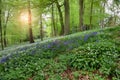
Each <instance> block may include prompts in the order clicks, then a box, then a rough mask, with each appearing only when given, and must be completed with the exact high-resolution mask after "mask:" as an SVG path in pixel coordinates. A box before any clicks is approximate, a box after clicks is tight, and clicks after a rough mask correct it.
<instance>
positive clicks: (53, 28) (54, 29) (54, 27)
mask: <svg viewBox="0 0 120 80" xmlns="http://www.w3.org/2000/svg"><path fill="white" fill-rule="evenodd" d="M54 15H55V14H54V4H52V17H51V20H52V35H53V36H56V26H55V16H54Z"/></svg>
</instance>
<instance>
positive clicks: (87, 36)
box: [84, 34, 90, 42]
mask: <svg viewBox="0 0 120 80" xmlns="http://www.w3.org/2000/svg"><path fill="white" fill-rule="evenodd" d="M89 37H90V35H89V34H87V35H85V36H84V41H85V42H86V41H87V40H88V38H89Z"/></svg>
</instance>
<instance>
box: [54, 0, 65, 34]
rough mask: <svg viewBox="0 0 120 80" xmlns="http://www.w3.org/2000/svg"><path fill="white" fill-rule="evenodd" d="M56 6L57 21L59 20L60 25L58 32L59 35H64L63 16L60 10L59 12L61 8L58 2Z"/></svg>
mask: <svg viewBox="0 0 120 80" xmlns="http://www.w3.org/2000/svg"><path fill="white" fill-rule="evenodd" d="M56 5H57V8H58V13H59V19H60V24H61V31H60V35H63V34H64V22H63V15H62V10H61V6H62V5H60V4H59V2H58V0H57V1H56Z"/></svg>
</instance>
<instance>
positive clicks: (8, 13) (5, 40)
mask: <svg viewBox="0 0 120 80" xmlns="http://www.w3.org/2000/svg"><path fill="white" fill-rule="evenodd" d="M5 14H6V13H5ZM9 17H10V9H9V10H8V12H7V17H5V18H6V19H5V24H4V46H5V47H7V37H6V33H7V24H8V21H9Z"/></svg>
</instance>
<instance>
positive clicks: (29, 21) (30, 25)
mask: <svg viewBox="0 0 120 80" xmlns="http://www.w3.org/2000/svg"><path fill="white" fill-rule="evenodd" d="M28 16H29V17H28V18H29V19H28V25H29V41H30V43H34V39H33V33H32V18H31V16H32V14H31V6H30V0H28Z"/></svg>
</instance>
